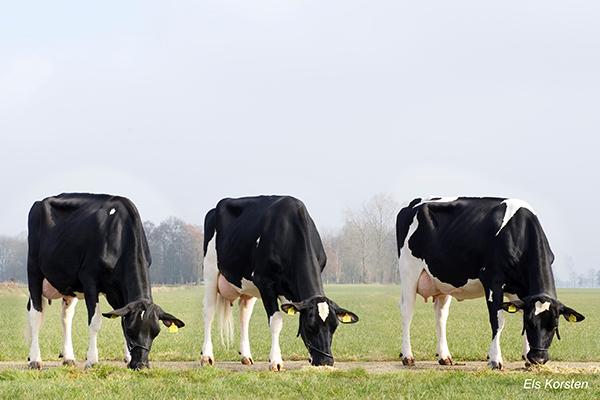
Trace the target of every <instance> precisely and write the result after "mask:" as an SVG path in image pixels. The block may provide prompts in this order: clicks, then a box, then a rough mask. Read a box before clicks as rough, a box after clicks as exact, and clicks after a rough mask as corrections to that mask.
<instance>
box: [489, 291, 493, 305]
mask: <svg viewBox="0 0 600 400" xmlns="http://www.w3.org/2000/svg"><path fill="white" fill-rule="evenodd" d="M493 296H494V291H493V290H490V296H489V297H488V302H490V303H491V302H492V301H494V300H493Z"/></svg>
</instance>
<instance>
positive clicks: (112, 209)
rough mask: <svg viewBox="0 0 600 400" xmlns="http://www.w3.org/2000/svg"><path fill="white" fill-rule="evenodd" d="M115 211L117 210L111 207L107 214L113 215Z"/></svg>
mask: <svg viewBox="0 0 600 400" xmlns="http://www.w3.org/2000/svg"><path fill="white" fill-rule="evenodd" d="M116 212H117V209H116V208H111V209H110V211H109V212H108V215H113V214H114V213H116Z"/></svg>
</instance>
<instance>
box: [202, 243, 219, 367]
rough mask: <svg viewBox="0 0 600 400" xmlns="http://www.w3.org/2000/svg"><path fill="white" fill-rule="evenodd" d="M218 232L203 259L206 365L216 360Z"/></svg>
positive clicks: (203, 350)
mask: <svg viewBox="0 0 600 400" xmlns="http://www.w3.org/2000/svg"><path fill="white" fill-rule="evenodd" d="M215 238H216V234H215V235H214V236H213V237H212V239H211V240H210V242H209V243H208V246H207V247H206V254H204V258H203V259H202V265H203V269H204V309H203V314H204V342H203V344H202V360H201V363H202V365H204V364H205V363H207V362H208V360H211V362H214V355H213V344H212V323H213V320H214V317H215V313H216V309H217V296H218V292H217V285H218V277H219V269H218V268H217V250H216V248H215V241H216V239H215Z"/></svg>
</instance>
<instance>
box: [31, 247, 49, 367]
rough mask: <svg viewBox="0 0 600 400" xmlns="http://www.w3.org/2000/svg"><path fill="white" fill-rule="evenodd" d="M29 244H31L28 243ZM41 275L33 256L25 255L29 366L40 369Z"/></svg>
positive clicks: (42, 279)
mask: <svg viewBox="0 0 600 400" xmlns="http://www.w3.org/2000/svg"><path fill="white" fill-rule="evenodd" d="M30 245H31V244H30ZM43 281H44V277H43V276H42V274H41V272H40V271H39V268H38V267H37V263H36V261H35V257H33V256H32V255H31V249H30V254H29V255H28V257H27V282H28V286H29V301H28V302H27V319H28V322H29V332H28V333H29V339H30V340H31V342H30V343H29V358H28V361H29V368H32V369H41V368H42V356H41V352H40V340H39V339H40V329H41V328H42V322H43V320H44V303H45V300H44V298H43V297H42V286H43Z"/></svg>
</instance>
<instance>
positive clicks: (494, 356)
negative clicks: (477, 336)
mask: <svg viewBox="0 0 600 400" xmlns="http://www.w3.org/2000/svg"><path fill="white" fill-rule="evenodd" d="M496 316H497V318H498V331H496V334H495V335H494V339H493V340H492V343H491V344H490V351H489V356H490V363H491V362H496V363H497V364H502V363H503V361H502V350H501V349H500V335H502V330H503V329H504V314H503V311H502V310H498V313H497V314H496Z"/></svg>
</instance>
